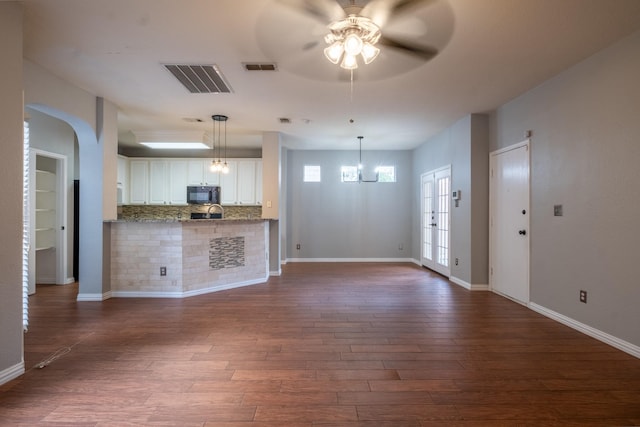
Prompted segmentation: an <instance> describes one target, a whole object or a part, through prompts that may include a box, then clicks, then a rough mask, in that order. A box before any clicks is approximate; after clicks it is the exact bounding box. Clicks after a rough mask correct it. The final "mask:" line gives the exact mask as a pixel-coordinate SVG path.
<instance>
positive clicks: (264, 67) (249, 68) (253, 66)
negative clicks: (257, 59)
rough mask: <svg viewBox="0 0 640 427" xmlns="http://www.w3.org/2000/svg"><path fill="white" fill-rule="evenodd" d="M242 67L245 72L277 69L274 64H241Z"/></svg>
mask: <svg viewBox="0 0 640 427" xmlns="http://www.w3.org/2000/svg"><path fill="white" fill-rule="evenodd" d="M242 65H243V66H244V69H245V70H247V71H277V70H278V67H277V66H276V64H275V63H250V62H243V63H242Z"/></svg>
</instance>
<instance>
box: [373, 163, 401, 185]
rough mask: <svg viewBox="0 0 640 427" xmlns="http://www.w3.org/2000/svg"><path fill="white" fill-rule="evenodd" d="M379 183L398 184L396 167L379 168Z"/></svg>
mask: <svg viewBox="0 0 640 427" xmlns="http://www.w3.org/2000/svg"><path fill="white" fill-rule="evenodd" d="M376 171H377V172H378V182H396V167H395V166H378V167H377V169H376Z"/></svg>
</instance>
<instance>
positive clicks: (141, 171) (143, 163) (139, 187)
mask: <svg viewBox="0 0 640 427" xmlns="http://www.w3.org/2000/svg"><path fill="white" fill-rule="evenodd" d="M129 180H130V181H129V203H131V204H132V205H146V204H147V203H148V201H149V161H148V160H146V159H145V160H140V159H135V160H130V161H129Z"/></svg>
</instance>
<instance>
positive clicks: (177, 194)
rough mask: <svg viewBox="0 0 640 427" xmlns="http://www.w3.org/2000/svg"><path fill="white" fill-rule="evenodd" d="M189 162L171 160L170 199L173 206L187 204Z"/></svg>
mask: <svg viewBox="0 0 640 427" xmlns="http://www.w3.org/2000/svg"><path fill="white" fill-rule="evenodd" d="M187 178H188V161H187V160H171V161H170V162H169V186H168V189H169V191H168V193H169V194H168V199H169V204H171V205H186V204H187V185H188V184H187Z"/></svg>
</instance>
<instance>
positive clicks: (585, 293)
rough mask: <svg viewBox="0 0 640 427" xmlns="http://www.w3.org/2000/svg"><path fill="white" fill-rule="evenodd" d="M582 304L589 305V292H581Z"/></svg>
mask: <svg viewBox="0 0 640 427" xmlns="http://www.w3.org/2000/svg"><path fill="white" fill-rule="evenodd" d="M580 302H583V303H585V304H586V303H587V291H583V290H580Z"/></svg>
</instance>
